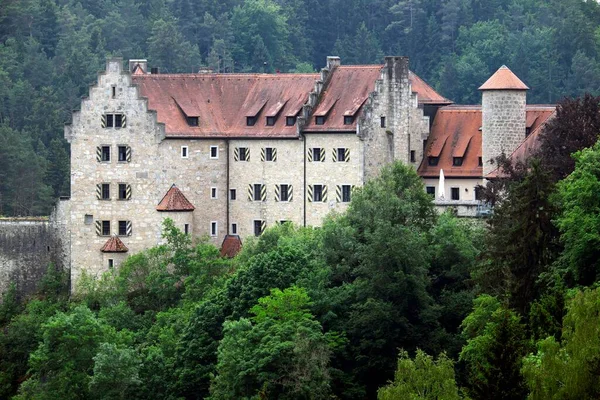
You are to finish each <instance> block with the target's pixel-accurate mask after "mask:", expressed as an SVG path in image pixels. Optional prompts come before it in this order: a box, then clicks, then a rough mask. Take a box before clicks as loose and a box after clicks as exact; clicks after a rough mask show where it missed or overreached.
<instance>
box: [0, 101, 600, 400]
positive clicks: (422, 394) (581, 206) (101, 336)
mask: <svg viewBox="0 0 600 400" xmlns="http://www.w3.org/2000/svg"><path fill="white" fill-rule="evenodd" d="M599 107H600V97H594V96H592V95H589V94H587V95H584V96H582V97H578V98H574V99H565V100H562V101H561V102H560V103H559V104H558V108H557V114H556V118H554V119H553V120H551V121H550V122H548V124H547V125H546V126H545V128H544V130H543V132H542V134H541V136H540V147H539V149H538V150H537V151H536V152H535V153H534V154H533V155H532V157H530V158H529V159H528V160H526V161H523V162H515V161H511V160H510V159H507V158H506V157H505V156H500V157H499V158H498V159H497V162H498V163H499V166H500V168H501V171H502V173H501V174H500V178H499V179H497V180H495V181H493V182H490V183H489V184H488V185H487V186H486V187H485V188H483V192H484V193H483V195H484V196H486V198H487V200H488V201H490V202H492V203H493V204H494V213H493V215H492V216H491V217H489V218H487V219H485V220H481V219H479V220H474V219H459V218H457V217H456V216H454V215H453V213H452V212H446V213H443V214H439V213H438V212H437V211H436V210H435V209H434V205H433V201H432V198H431V197H430V196H429V194H427V193H426V192H425V190H424V186H423V181H422V179H421V178H420V177H419V176H418V175H417V174H416V172H415V170H414V169H413V168H412V167H410V166H405V165H403V164H402V163H400V162H398V163H395V164H392V165H390V166H388V167H386V168H384V169H383V170H382V172H381V174H380V176H379V177H377V178H375V179H372V180H370V181H368V182H367V183H366V184H365V186H364V187H363V188H360V189H357V191H356V192H355V194H354V195H353V198H352V202H351V203H350V206H349V208H348V209H347V211H346V212H344V213H342V214H339V213H338V214H331V215H330V216H329V217H327V219H326V220H325V222H324V224H323V226H322V227H320V228H312V227H296V226H293V225H291V224H289V223H285V224H279V225H275V226H273V227H270V228H269V229H267V230H266V231H265V232H264V233H263V234H262V235H261V236H259V237H256V238H254V237H253V238H250V239H247V240H246V241H245V243H244V246H243V249H242V251H241V252H240V253H239V254H238V255H237V256H236V257H234V258H223V257H221V255H220V252H219V250H218V249H217V248H216V247H214V246H213V245H212V244H210V243H209V242H208V239H204V240H202V239H200V240H199V239H195V240H194V241H192V239H191V238H190V236H189V235H186V234H185V233H183V232H181V231H180V230H179V229H177V228H176V227H175V226H174V224H173V222H172V221H171V220H170V219H166V220H165V222H164V224H163V237H164V238H165V239H166V243H165V244H163V245H159V246H157V247H154V248H150V249H148V250H146V251H144V252H142V253H138V254H134V255H130V256H129V258H127V259H126V261H124V263H123V264H122V265H121V266H120V267H119V268H117V269H111V270H109V271H107V272H106V273H104V274H103V275H102V276H100V277H95V276H90V275H85V274H84V275H83V277H81V278H80V279H79V281H78V282H77V283H76V286H75V287H74V289H75V291H74V293H73V294H71V295H69V282H68V273H65V272H62V271H60V270H56V269H55V268H54V267H53V266H51V265H50V266H49V267H48V272H47V274H46V277H45V278H44V279H43V280H42V281H41V282H40V285H39V292H38V294H37V295H35V296H31V297H30V298H27V299H19V298H17V295H16V293H17V292H16V290H15V287H14V286H12V287H11V289H10V290H9V291H8V292H7V293H5V294H4V298H3V302H2V304H0V398H3V399H4V398H5V399H13V400H26V399H27V400H59V399H60V400H76V399H111V400H112V399H133V400H135V399H140V400H142V399H173V400H175V399H177V400H179V399H186V400H187V399H190V400H192V399H194V400H195V399H215V400H216V399H223V400H227V399H257V400H258V399H347V400H351V399H356V400H359V399H378V400H404V399H411V400H460V399H463V400H465V399H471V400H489V399H492V400H496V399H498V400H500V399H515V400H517V399H519V400H520V399H529V400H547V399H556V400H558V399H562V400H571V399H572V400H581V399H597V398H600V385H599V384H598V382H600V369H599V368H598V360H599V359H600V287H599V286H598V283H599V282H600V268H599V260H600V257H599V256H600V254H599V252H598V249H599V248H600V246H599V245H600V196H598V193H600V141H598V139H599V135H598V133H599V132H600V112H599V111H600V109H599Z"/></svg>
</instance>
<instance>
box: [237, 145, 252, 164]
mask: <svg viewBox="0 0 600 400" xmlns="http://www.w3.org/2000/svg"><path fill="white" fill-rule="evenodd" d="M238 151H239V155H240V161H248V158H249V155H250V152H249V151H248V148H247V147H240V148H238Z"/></svg>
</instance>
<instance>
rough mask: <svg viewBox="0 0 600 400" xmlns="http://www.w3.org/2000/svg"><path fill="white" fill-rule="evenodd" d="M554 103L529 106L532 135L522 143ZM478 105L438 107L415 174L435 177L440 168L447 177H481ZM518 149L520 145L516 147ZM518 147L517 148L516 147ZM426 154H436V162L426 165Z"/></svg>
mask: <svg viewBox="0 0 600 400" xmlns="http://www.w3.org/2000/svg"><path fill="white" fill-rule="evenodd" d="M554 111H555V106H545V105H528V106H527V107H526V116H527V122H526V127H527V130H528V131H529V132H531V134H530V135H529V136H528V137H527V139H525V142H529V141H532V140H533V139H532V137H534V136H537V135H538V134H539V131H540V130H541V126H542V125H543V124H544V123H545V122H546V121H547V120H548V118H549V117H550V116H551V115H552V114H553V113H554ZM481 120H482V115H481V106H446V107H442V108H440V110H439V111H438V112H437V115H436V116H435V120H434V122H433V125H432V127H431V134H430V135H429V139H428V140H427V146H426V150H425V155H424V157H423V161H422V162H421V165H420V166H419V169H418V173H419V175H420V176H421V177H423V178H437V177H439V175H440V169H443V170H444V176H445V177H447V178H469V177H472V178H480V177H481V176H482V174H483V168H482V167H481V166H480V165H479V157H482V147H481ZM519 148H521V146H520V147H519ZM517 150H519V149H517ZM429 157H438V164H437V165H435V166H434V165H429ZM455 157H459V158H460V157H462V159H463V160H462V165H461V166H454V158H455Z"/></svg>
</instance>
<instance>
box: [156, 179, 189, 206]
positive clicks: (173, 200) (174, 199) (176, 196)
mask: <svg viewBox="0 0 600 400" xmlns="http://www.w3.org/2000/svg"><path fill="white" fill-rule="evenodd" d="M156 210H157V211H194V210H195V207H194V206H193V205H192V203H190V202H189V201H188V199H187V198H186V197H185V196H184V195H183V193H181V190H179V188H178V187H177V186H175V184H173V185H172V186H171V188H170V189H169V191H168V192H167V194H165V196H164V197H163V198H162V200H161V201H160V203H158V205H157V206H156Z"/></svg>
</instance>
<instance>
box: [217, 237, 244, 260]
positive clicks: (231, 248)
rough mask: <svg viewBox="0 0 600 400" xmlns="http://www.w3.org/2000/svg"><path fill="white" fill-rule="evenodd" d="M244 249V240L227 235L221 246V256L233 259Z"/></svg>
mask: <svg viewBox="0 0 600 400" xmlns="http://www.w3.org/2000/svg"><path fill="white" fill-rule="evenodd" d="M241 249H242V239H240V237H239V236H238V235H226V236H225V239H223V244H222V245H221V256H223V257H228V258H233V257H235V256H236V255H237V254H238V253H239V252H240V250H241Z"/></svg>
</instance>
